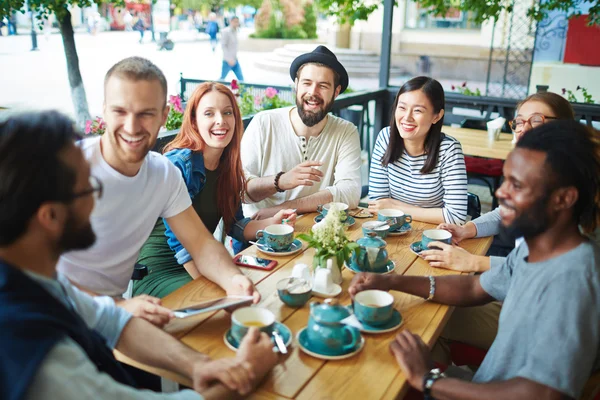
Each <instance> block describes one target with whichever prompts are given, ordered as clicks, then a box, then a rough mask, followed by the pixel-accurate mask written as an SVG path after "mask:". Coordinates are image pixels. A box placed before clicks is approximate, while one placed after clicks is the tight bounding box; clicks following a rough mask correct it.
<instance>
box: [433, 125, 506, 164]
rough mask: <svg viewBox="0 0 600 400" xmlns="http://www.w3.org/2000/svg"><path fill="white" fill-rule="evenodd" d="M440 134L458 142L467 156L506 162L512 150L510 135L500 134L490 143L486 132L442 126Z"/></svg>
mask: <svg viewBox="0 0 600 400" xmlns="http://www.w3.org/2000/svg"><path fill="white" fill-rule="evenodd" d="M442 132H444V133H445V134H447V135H450V136H452V137H453V138H455V139H456V140H458V141H459V142H460V144H461V146H462V149H463V153H464V154H465V155H469V156H477V157H486V158H496V159H499V160H506V157H507V156H508V153H510V152H511V151H512V149H513V148H514V144H513V143H512V139H513V136H512V134H510V133H501V134H500V138H499V140H494V141H490V140H489V139H488V133H487V131H484V130H481V129H469V128H454V127H451V126H443V127H442Z"/></svg>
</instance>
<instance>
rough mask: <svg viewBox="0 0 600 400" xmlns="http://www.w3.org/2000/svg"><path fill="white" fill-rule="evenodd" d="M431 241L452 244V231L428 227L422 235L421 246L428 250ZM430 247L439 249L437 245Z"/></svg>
mask: <svg viewBox="0 0 600 400" xmlns="http://www.w3.org/2000/svg"><path fill="white" fill-rule="evenodd" d="M431 242H443V243H446V244H452V233H451V232H450V231H446V230H444V229H428V230H426V231H423V235H422V237H421V248H422V249H423V250H427V249H428V246H429V243H431ZM430 249H439V248H438V247H437V246H433V247H430Z"/></svg>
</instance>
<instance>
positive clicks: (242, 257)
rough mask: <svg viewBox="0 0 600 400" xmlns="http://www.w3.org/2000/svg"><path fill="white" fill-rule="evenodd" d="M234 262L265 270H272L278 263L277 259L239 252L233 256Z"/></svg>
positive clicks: (241, 265)
mask: <svg viewBox="0 0 600 400" xmlns="http://www.w3.org/2000/svg"><path fill="white" fill-rule="evenodd" d="M233 262H234V263H235V264H236V265H239V266H240V267H248V268H256V269H262V270H263V271H271V270H272V269H273V268H275V266H276V265H277V261H275V260H269V259H266V258H260V257H256V256H250V255H247V254H238V255H237V256H235V257H234V258H233Z"/></svg>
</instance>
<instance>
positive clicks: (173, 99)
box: [165, 95, 183, 131]
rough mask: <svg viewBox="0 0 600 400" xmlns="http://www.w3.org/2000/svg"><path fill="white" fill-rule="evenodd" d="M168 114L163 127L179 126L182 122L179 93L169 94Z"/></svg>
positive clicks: (169, 128)
mask: <svg viewBox="0 0 600 400" xmlns="http://www.w3.org/2000/svg"><path fill="white" fill-rule="evenodd" d="M169 105H170V106H171V109H170V110H169V115H168V116H167V122H166V123H165V128H167V129H168V130H170V131H171V130H175V129H179V128H181V124H183V107H182V105H181V97H179V95H176V96H169Z"/></svg>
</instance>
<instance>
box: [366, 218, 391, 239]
mask: <svg viewBox="0 0 600 400" xmlns="http://www.w3.org/2000/svg"><path fill="white" fill-rule="evenodd" d="M381 222H382V221H367V222H365V223H364V224H362V232H363V235H364V236H369V233H371V232H373V233H375V234H376V235H377V236H379V237H380V238H382V239H385V238H386V237H387V235H388V233H390V226H389V225H383V226H381Z"/></svg>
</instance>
